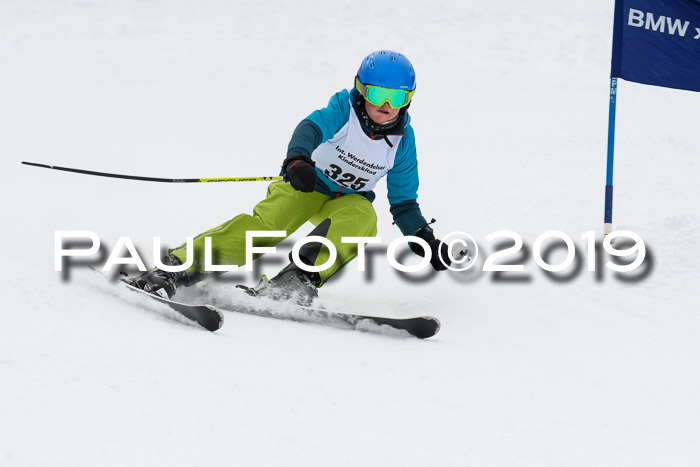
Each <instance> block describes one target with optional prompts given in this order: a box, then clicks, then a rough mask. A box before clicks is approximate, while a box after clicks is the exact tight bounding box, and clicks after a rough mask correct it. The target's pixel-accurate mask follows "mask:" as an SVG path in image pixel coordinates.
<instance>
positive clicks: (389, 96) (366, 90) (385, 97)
mask: <svg viewBox="0 0 700 467" xmlns="http://www.w3.org/2000/svg"><path fill="white" fill-rule="evenodd" d="M355 87H356V88H357V90H358V91H359V92H360V94H362V97H364V98H365V99H367V100H368V101H369V102H370V104H372V105H376V106H377V107H381V106H382V105H384V103H385V102H388V103H389V106H390V107H391V108H393V109H400V108H401V107H406V106H407V105H408V103H409V102H411V97H413V94H414V93H415V91H406V90H403V89H391V88H383V87H380V86H372V85H371V84H363V83H361V82H360V80H359V79H357V80H356V81H355Z"/></svg>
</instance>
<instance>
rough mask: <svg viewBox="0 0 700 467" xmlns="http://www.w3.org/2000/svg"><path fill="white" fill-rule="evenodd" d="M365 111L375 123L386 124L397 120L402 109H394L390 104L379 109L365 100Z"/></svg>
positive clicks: (386, 103) (385, 104)
mask: <svg viewBox="0 0 700 467" xmlns="http://www.w3.org/2000/svg"><path fill="white" fill-rule="evenodd" d="M365 110H366V111H367V115H369V118H371V119H372V121H373V122H374V123H386V122H389V121H391V120H393V119H395V118H396V116H397V115H398V114H399V111H400V110H401V109H392V108H391V106H390V105H389V103H388V102H385V103H384V104H383V105H381V106H379V107H377V106H376V105H373V104H370V103H369V101H367V100H365Z"/></svg>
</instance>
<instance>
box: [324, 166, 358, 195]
mask: <svg viewBox="0 0 700 467" xmlns="http://www.w3.org/2000/svg"><path fill="white" fill-rule="evenodd" d="M323 173H324V174H326V176H327V177H330V178H332V179H333V180H335V182H336V183H337V184H338V185H341V186H344V187H345V188H350V189H351V190H355V191H361V190H362V189H363V188H364V187H365V185H367V182H369V179H368V178H361V177H357V176H355V175H354V174H352V173H350V172H345V173H343V169H341V168H340V167H338V166H337V165H335V164H331V165H330V170H329V169H326V170H324V171H323Z"/></svg>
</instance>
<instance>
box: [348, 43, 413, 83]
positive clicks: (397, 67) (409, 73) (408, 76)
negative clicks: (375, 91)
mask: <svg viewBox="0 0 700 467" xmlns="http://www.w3.org/2000/svg"><path fill="white" fill-rule="evenodd" d="M357 78H358V79H359V80H360V82H361V83H362V84H371V85H374V86H381V87H383V88H391V89H403V90H406V91H413V90H414V89H416V73H415V72H414V71H413V65H411V62H410V61H409V60H408V59H407V58H406V57H405V56H404V55H402V54H400V53H398V52H393V51H391V50H377V51H376V52H372V53H371V54H369V55H367V57H365V59H364V60H362V64H361V65H360V69H359V70H358V71H357Z"/></svg>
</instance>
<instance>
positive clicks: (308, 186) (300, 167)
mask: <svg viewBox="0 0 700 467" xmlns="http://www.w3.org/2000/svg"><path fill="white" fill-rule="evenodd" d="M315 166H316V163H315V162H314V161H312V160H311V158H310V157H308V156H304V155H302V154H292V155H291V156H287V158H286V159H285V160H284V162H283V163H282V172H283V173H284V181H285V182H289V184H290V185H292V188H294V189H295V190H298V191H302V192H304V193H311V192H313V191H314V190H315V189H316V180H317V179H318V175H317V174H316V169H315Z"/></svg>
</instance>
